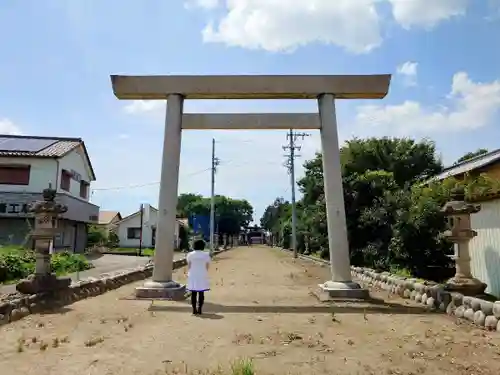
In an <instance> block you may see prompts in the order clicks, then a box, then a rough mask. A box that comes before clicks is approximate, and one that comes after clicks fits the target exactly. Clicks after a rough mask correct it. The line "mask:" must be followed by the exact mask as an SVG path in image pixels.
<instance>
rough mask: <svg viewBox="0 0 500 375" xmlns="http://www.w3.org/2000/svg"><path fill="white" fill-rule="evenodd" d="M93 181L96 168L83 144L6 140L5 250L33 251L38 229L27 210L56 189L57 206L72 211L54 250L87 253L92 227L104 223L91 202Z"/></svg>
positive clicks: (0, 179)
mask: <svg viewBox="0 0 500 375" xmlns="http://www.w3.org/2000/svg"><path fill="white" fill-rule="evenodd" d="M93 181H95V173H94V170H93V168H92V163H91V161H90V158H89V155H88V153H87V149H86V147H85V144H84V142H83V141H82V140H81V139H79V138H60V137H34V136H18V135H0V244H11V245H24V246H31V240H30V239H29V233H30V230H31V228H32V227H33V224H34V223H33V217H32V214H29V213H28V212H27V208H28V205H29V204H30V203H32V202H34V201H36V200H40V199H42V191H43V190H44V189H46V188H47V187H48V186H49V184H51V186H52V188H54V189H56V191H57V196H56V200H57V201H58V202H59V203H62V204H65V205H67V206H68V211H67V212H66V213H64V214H63V215H62V216H61V220H60V223H59V227H60V229H61V232H60V234H59V235H58V236H57V237H56V239H55V241H54V249H55V250H56V251H57V250H60V249H65V250H69V251H75V252H83V251H84V250H85V247H86V245H87V225H88V224H97V220H98V217H99V207H98V206H96V205H94V204H92V203H90V202H89V196H90V186H91V183H92V182H93Z"/></svg>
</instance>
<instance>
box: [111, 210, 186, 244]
mask: <svg viewBox="0 0 500 375" xmlns="http://www.w3.org/2000/svg"><path fill="white" fill-rule="evenodd" d="M157 221H158V210H157V209H156V208H154V207H152V206H151V205H149V204H144V205H143V207H142V215H141V210H140V209H139V210H138V211H137V212H134V213H133V214H130V215H128V216H126V217H124V218H123V219H122V220H120V221H118V222H116V223H114V228H115V231H116V234H117V235H118V238H119V240H120V242H119V245H118V246H119V247H122V248H139V247H142V248H154V247H155V240H156V225H157ZM141 222H142V233H141ZM186 222H187V221H186V220H183V219H177V220H176V225H175V229H174V233H175V238H176V242H175V247H176V248H179V246H180V239H179V232H180V230H181V229H180V228H181V226H182V227H185V228H186V227H187V223H186ZM141 234H142V236H141Z"/></svg>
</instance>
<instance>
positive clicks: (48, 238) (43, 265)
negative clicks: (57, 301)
mask: <svg viewBox="0 0 500 375" xmlns="http://www.w3.org/2000/svg"><path fill="white" fill-rule="evenodd" d="M55 198H56V190H54V189H52V187H51V185H50V184H49V187H48V188H47V189H45V190H44V191H43V200H41V201H36V202H34V203H32V204H31V205H30V206H29V209H28V210H29V212H32V213H33V214H34V218H35V228H34V230H33V232H32V233H31V238H32V239H33V241H34V243H35V253H36V263H35V273H34V274H32V275H30V276H28V278H26V279H24V280H21V281H20V282H19V283H18V284H17V285H16V289H17V291H18V292H20V293H23V294H35V293H40V292H52V291H56V290H60V289H64V288H67V287H69V285H70V284H71V278H58V277H57V276H56V275H55V274H53V273H52V272H51V269H50V258H51V254H50V250H51V248H52V246H53V243H54V238H55V236H56V234H58V233H59V231H60V230H59V229H58V228H57V220H58V217H59V215H60V214H62V213H64V212H66V211H67V210H68V207H66V206H65V205H62V204H59V203H57V202H56V201H55Z"/></svg>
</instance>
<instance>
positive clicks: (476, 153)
mask: <svg viewBox="0 0 500 375" xmlns="http://www.w3.org/2000/svg"><path fill="white" fill-rule="evenodd" d="M487 153H488V150H487V149H485V148H480V149H478V150H476V151H473V152H468V153H466V154H465V155H464V156H462V157H461V158H458V160H457V161H456V162H455V164H459V163H461V162H463V161H466V160H469V159H472V158H475V157H476V156H480V155H484V154H487Z"/></svg>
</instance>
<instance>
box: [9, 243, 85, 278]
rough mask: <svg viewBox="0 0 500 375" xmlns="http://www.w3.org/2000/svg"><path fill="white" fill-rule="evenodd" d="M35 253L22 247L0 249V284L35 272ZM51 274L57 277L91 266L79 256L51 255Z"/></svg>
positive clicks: (64, 253) (67, 254)
mask: <svg viewBox="0 0 500 375" xmlns="http://www.w3.org/2000/svg"><path fill="white" fill-rule="evenodd" d="M35 258H36V257H35V252H34V251H32V250H28V249H23V248H22V247H15V246H6V247H0V283H4V284H8V283H13V282H16V281H17V280H19V279H22V278H25V277H27V276H28V275H30V274H32V273H33V272H34V271H35ZM51 266H52V272H54V273H55V274H57V275H58V276H61V275H66V274H68V273H73V272H79V271H85V270H88V269H91V268H92V267H93V266H92V264H91V263H90V262H89V261H88V260H87V258H85V256H83V255H81V254H72V253H69V252H63V253H57V254H53V255H52V257H51Z"/></svg>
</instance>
